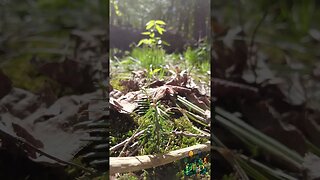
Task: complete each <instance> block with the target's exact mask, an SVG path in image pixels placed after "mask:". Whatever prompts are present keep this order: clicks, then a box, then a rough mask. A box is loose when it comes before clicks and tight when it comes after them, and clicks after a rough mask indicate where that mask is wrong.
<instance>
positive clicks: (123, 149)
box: [119, 126, 145, 157]
mask: <svg viewBox="0 0 320 180" xmlns="http://www.w3.org/2000/svg"><path fill="white" fill-rule="evenodd" d="M140 127H141V126H139V128H138V129H137V131H136V132H135V133H133V135H132V136H131V137H130V138H129V139H128V141H127V142H125V144H124V146H123V148H122V150H121V152H120V154H119V157H121V156H122V155H123V153H124V151H125V149H126V148H127V146H128V144H129V143H130V142H131V141H132V140H133V139H135V136H136V134H138V133H141V131H140V132H138V130H139V129H140ZM142 131H143V132H144V131H145V130H142ZM143 132H142V133H143ZM142 133H141V134H142Z"/></svg>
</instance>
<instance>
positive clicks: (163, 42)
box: [162, 41, 170, 46]
mask: <svg viewBox="0 0 320 180" xmlns="http://www.w3.org/2000/svg"><path fill="white" fill-rule="evenodd" d="M162 44H164V45H166V46H170V44H169V43H167V42H166V41H162Z"/></svg>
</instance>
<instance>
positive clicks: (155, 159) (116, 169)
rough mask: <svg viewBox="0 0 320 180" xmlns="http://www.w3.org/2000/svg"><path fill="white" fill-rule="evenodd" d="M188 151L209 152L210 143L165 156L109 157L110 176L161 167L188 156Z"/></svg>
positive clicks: (195, 152)
mask: <svg viewBox="0 0 320 180" xmlns="http://www.w3.org/2000/svg"><path fill="white" fill-rule="evenodd" d="M189 151H193V152H194V154H197V153H199V152H207V151H210V141H209V142H207V143H205V144H198V145H194V146H190V147H187V148H182V149H179V150H174V151H171V152H168V153H165V154H157V155H144V156H134V157H110V174H111V175H112V174H115V173H126V172H133V171H139V170H142V169H149V168H152V167H157V166H162V165H165V164H169V163H171V162H174V161H177V160H180V159H182V158H185V157H187V156H188V153H189Z"/></svg>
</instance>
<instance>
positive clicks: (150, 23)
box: [146, 20, 155, 30]
mask: <svg viewBox="0 0 320 180" xmlns="http://www.w3.org/2000/svg"><path fill="white" fill-rule="evenodd" d="M154 25H155V21H154V20H151V21H149V22H148V23H147V24H146V30H148V29H150V28H151V27H153V26H154Z"/></svg>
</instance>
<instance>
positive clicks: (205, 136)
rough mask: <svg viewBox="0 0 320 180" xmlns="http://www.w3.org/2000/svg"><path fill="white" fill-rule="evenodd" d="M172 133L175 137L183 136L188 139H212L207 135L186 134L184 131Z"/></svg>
mask: <svg viewBox="0 0 320 180" xmlns="http://www.w3.org/2000/svg"><path fill="white" fill-rule="evenodd" d="M172 133H173V134H175V135H181V136H187V137H196V138H205V139H210V135H205V134H192V133H186V132H182V131H173V132H172Z"/></svg>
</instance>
